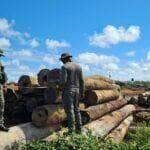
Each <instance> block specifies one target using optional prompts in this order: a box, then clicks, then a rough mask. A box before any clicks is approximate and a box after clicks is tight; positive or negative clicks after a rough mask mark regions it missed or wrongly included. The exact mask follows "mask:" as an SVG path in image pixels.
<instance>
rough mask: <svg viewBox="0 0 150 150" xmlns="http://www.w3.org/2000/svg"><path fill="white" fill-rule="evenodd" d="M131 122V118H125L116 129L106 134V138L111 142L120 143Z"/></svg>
mask: <svg viewBox="0 0 150 150" xmlns="http://www.w3.org/2000/svg"><path fill="white" fill-rule="evenodd" d="M132 121H133V116H129V117H128V118H126V119H125V120H124V121H123V122H122V123H121V124H120V125H119V126H118V127H117V128H116V129H114V130H113V131H112V132H111V133H109V134H108V136H107V138H108V139H111V140H112V141H113V142H121V141H122V140H123V139H124V137H125V135H126V133H127V131H128V128H129V126H130V124H131V123H132Z"/></svg>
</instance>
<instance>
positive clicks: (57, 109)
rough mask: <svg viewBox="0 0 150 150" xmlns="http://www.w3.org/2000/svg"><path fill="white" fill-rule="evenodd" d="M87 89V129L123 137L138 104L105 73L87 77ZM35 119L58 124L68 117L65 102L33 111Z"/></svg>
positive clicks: (42, 123) (84, 118) (36, 122)
mask: <svg viewBox="0 0 150 150" xmlns="http://www.w3.org/2000/svg"><path fill="white" fill-rule="evenodd" d="M85 89H86V90H85V97H84V100H83V101H82V102H84V104H85V106H84V107H85V108H84V109H83V108H82V107H81V106H80V108H81V110H80V112H81V116H82V122H83V125H84V127H83V133H86V132H87V131H88V130H92V132H93V135H96V136H98V137H99V136H100V137H103V136H104V137H107V138H108V137H109V138H111V139H113V137H115V136H114V135H116V136H117V137H115V138H116V139H118V141H121V140H122V139H123V138H124V136H125V134H126V132H127V130H128V127H129V126H130V124H131V122H132V120H133V116H132V113H133V112H134V110H135V107H134V105H128V104H127V101H126V100H125V99H124V98H123V96H122V94H121V92H120V88H119V87H118V85H115V84H114V83H113V81H111V80H110V79H108V78H105V77H102V76H91V77H87V78H85ZM32 121H33V123H34V125H36V126H40V127H41V126H43V127H44V126H50V125H55V124H56V125H58V124H62V123H63V122H64V121H66V114H65V111H64V109H63V107H62V105H58V106H55V105H45V106H41V107H37V108H36V109H35V110H34V111H33V113H32ZM119 130H121V132H118V131H119ZM47 139H52V138H47Z"/></svg>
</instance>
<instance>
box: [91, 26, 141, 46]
mask: <svg viewBox="0 0 150 150" xmlns="http://www.w3.org/2000/svg"><path fill="white" fill-rule="evenodd" d="M139 38H140V27H139V26H133V25H131V26H130V27H129V28H128V29H125V28H124V27H123V26H121V27H119V28H118V29H117V28H116V27H114V26H112V25H107V26H106V27H105V28H104V29H103V32H102V33H95V34H94V35H92V36H90V37H89V42H90V45H93V46H97V47H102V48H108V47H110V46H111V45H116V44H118V43H120V42H135V41H136V40H137V39H139Z"/></svg>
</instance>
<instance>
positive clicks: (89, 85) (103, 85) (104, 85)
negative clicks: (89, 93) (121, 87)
mask: <svg viewBox="0 0 150 150" xmlns="http://www.w3.org/2000/svg"><path fill="white" fill-rule="evenodd" d="M84 82H85V89H86V90H108V89H113V88H115V86H114V84H111V83H109V82H106V81H103V80H98V79H93V78H85V79H84Z"/></svg>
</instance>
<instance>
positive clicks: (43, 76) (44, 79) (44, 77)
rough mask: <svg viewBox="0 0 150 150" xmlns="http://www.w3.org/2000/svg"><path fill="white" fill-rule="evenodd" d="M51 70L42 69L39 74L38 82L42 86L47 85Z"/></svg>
mask: <svg viewBox="0 0 150 150" xmlns="http://www.w3.org/2000/svg"><path fill="white" fill-rule="evenodd" d="M49 72H50V70H49V69H42V70H40V71H39V73H38V74H37V76H38V83H39V85H40V86H47V83H48V75H49Z"/></svg>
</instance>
